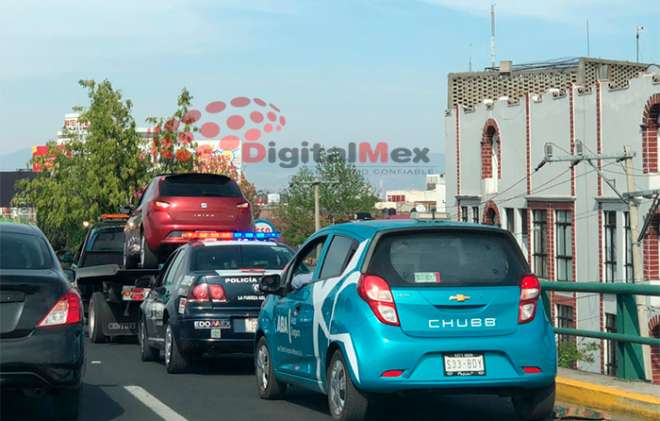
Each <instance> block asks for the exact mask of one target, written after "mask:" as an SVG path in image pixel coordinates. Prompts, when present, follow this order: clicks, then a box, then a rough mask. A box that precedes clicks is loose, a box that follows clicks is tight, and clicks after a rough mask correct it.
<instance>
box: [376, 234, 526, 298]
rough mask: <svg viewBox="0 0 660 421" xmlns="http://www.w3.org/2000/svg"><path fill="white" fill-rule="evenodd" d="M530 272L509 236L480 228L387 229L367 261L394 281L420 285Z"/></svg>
mask: <svg viewBox="0 0 660 421" xmlns="http://www.w3.org/2000/svg"><path fill="white" fill-rule="evenodd" d="M527 272H528V271H527V265H526V264H525V261H524V258H523V257H522V255H521V254H520V251H519V250H518V249H517V246H516V245H515V244H514V243H513V241H511V240H510V239H509V238H508V236H506V235H505V234H500V233H495V232H489V231H478V230H473V231H465V230H461V231H458V230H446V231H435V232H419V231H416V232H410V231H406V232H404V233H393V234H387V235H386V236H384V237H383V238H382V239H381V240H380V241H378V243H377V245H376V249H375V251H374V254H373V257H372V258H371V261H370V263H369V267H368V273H370V274H374V275H378V276H380V277H382V278H384V279H386V280H387V281H389V282H390V284H392V285H416V286H455V285H473V284H477V285H483V284H485V285H505V284H517V283H518V282H519V281H520V279H521V278H522V276H523V275H525V274H526V273H527Z"/></svg>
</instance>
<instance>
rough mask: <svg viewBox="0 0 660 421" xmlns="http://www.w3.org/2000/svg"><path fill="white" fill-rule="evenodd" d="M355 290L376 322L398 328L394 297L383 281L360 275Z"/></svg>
mask: <svg viewBox="0 0 660 421" xmlns="http://www.w3.org/2000/svg"><path fill="white" fill-rule="evenodd" d="M357 290H358V294H360V297H362V299H363V300H364V301H366V302H367V304H369V307H371V310H372V311H373V312H374V314H375V315H376V318H378V320H380V321H381V322H382V323H385V324H387V325H391V326H400V323H399V315H398V313H397V311H396V304H395V303H394V296H393V295H392V290H391V289H390V285H389V284H388V283H387V281H386V280H385V279H383V278H381V277H380V276H376V275H362V276H361V277H360V281H359V282H358V284H357Z"/></svg>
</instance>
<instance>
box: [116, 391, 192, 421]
mask: <svg viewBox="0 0 660 421" xmlns="http://www.w3.org/2000/svg"><path fill="white" fill-rule="evenodd" d="M124 389H125V390H126V391H127V392H128V393H130V394H131V395H133V396H134V397H135V398H136V399H137V400H139V401H140V402H142V403H143V404H144V405H145V406H146V407H147V408H149V409H151V410H152V411H154V412H155V413H156V414H157V415H158V416H159V417H161V418H162V419H164V420H165V421H188V420H187V419H186V418H184V417H182V416H181V415H179V414H178V413H177V412H176V411H175V410H173V409H172V408H170V407H169V406H167V405H165V404H164V403H163V402H161V401H159V400H158V399H157V398H156V397H155V396H154V395H152V394H151V393H149V392H147V391H146V390H144V389H143V388H141V387H140V386H135V385H130V386H124Z"/></svg>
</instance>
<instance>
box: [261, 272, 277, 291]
mask: <svg viewBox="0 0 660 421" xmlns="http://www.w3.org/2000/svg"><path fill="white" fill-rule="evenodd" d="M281 282H282V277H281V276H280V275H266V276H263V277H262V278H261V280H260V281H259V291H261V292H263V293H264V294H276V293H277V292H278V291H279V290H280V283H281Z"/></svg>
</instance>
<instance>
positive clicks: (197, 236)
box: [168, 231, 280, 241]
mask: <svg viewBox="0 0 660 421" xmlns="http://www.w3.org/2000/svg"><path fill="white" fill-rule="evenodd" d="M173 234H174V235H173ZM177 234H178V235H177ZM279 237H280V233H279V232H253V231H243V232H232V231H185V232H174V233H171V234H170V235H169V236H168V238H182V239H184V240H189V241H192V240H269V239H273V238H279Z"/></svg>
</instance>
